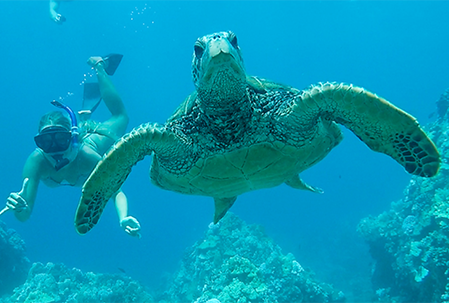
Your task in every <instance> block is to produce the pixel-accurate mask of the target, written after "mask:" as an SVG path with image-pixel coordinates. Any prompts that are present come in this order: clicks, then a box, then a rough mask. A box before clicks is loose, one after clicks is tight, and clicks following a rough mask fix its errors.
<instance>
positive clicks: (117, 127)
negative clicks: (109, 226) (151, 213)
mask: <svg viewBox="0 0 449 303" xmlns="http://www.w3.org/2000/svg"><path fill="white" fill-rule="evenodd" d="M121 58H122V55H118V54H112V55H109V56H107V57H103V58H102V57H91V58H89V60H88V61H87V63H88V64H89V65H90V66H92V67H93V68H94V69H95V71H96V74H97V78H98V88H99V95H100V97H101V98H102V99H103V100H104V102H105V104H106V106H107V108H108V109H109V111H110V112H111V114H112V117H111V118H109V119H108V120H106V121H105V122H102V123H100V122H96V121H92V120H85V121H82V122H81V123H80V125H78V123H77V122H78V121H77V117H76V115H75V113H74V112H73V111H72V110H71V109H70V108H69V107H68V106H65V105H64V104H62V103H60V102H58V101H53V102H52V104H53V105H55V106H57V107H59V108H61V109H62V110H63V111H53V112H49V113H47V114H45V115H44V116H43V117H42V118H41V119H40V122H39V128H38V134H37V135H36V136H35V137H34V141H35V142H36V145H37V148H36V149H35V150H34V151H33V152H32V153H31V155H30V156H29V157H28V159H27V161H26V163H25V166H24V169H23V174H22V175H23V187H22V190H21V191H20V192H13V193H11V194H10V195H9V197H8V198H7V203H6V207H5V209H4V210H3V211H1V212H0V214H1V213H3V212H5V211H7V210H14V213H15V216H16V218H17V219H18V220H19V221H22V222H23V221H26V220H28V219H29V217H30V215H31V213H32V211H33V208H34V202H35V199H36V194H37V189H38V185H39V182H40V181H42V182H43V183H44V184H45V185H47V186H49V187H58V186H62V185H69V186H78V187H81V186H82V185H83V184H84V182H85V181H86V179H87V177H88V176H89V175H90V173H91V171H92V170H93V168H94V167H95V165H96V164H97V162H98V161H100V159H101V158H102V156H103V154H104V153H105V152H106V151H107V150H108V149H109V147H110V146H111V145H112V144H113V143H114V142H115V140H116V139H118V138H119V137H120V136H122V135H123V134H124V133H125V131H126V127H127V126H128V121H129V118H128V114H127V112H126V109H125V107H124V104H123V102H122V99H121V98H120V96H119V94H118V93H117V91H116V89H115V87H114V85H113V84H112V82H111V80H110V79H109V77H108V75H112V74H113V73H114V72H115V69H116V68H117V66H118V64H119V63H120V61H121ZM100 100H101V99H99V100H98V102H100ZM97 105H98V104H95V107H96V106H97ZM95 107H94V108H93V109H95ZM93 109H92V110H93ZM84 112H86V111H84ZM87 112H89V111H87ZM83 116H85V115H80V116H79V117H80V118H83ZM88 116H90V112H89V113H88ZM112 199H113V200H114V202H115V207H116V210H117V214H118V217H119V221H120V226H121V227H122V228H123V229H124V230H125V232H126V233H128V234H130V235H131V236H137V237H140V233H139V232H140V224H139V222H138V221H137V220H136V219H135V218H134V217H131V216H128V201H127V198H126V196H125V194H124V193H123V191H122V190H119V191H117V192H116V193H115V194H114V195H113V197H112Z"/></svg>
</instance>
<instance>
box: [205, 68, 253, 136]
mask: <svg viewBox="0 0 449 303" xmlns="http://www.w3.org/2000/svg"><path fill="white" fill-rule="evenodd" d="M214 83H217V84H216V85H212V86H211V87H209V88H206V87H201V88H198V89H197V93H198V100H199V103H200V104H199V109H200V110H201V112H202V114H203V115H202V118H203V119H204V120H205V121H204V122H205V123H206V125H207V126H208V127H207V128H208V132H209V133H211V134H213V135H214V136H215V137H216V139H217V141H219V142H221V143H223V144H232V143H235V142H236V141H239V140H240V139H241V137H242V134H243V133H244V132H245V131H246V128H247V126H248V125H249V122H250V119H251V116H252V109H251V104H250V102H249V99H248V96H247V92H246V82H241V81H240V80H239V81H230V80H229V77H225V78H221V77H219V76H217V77H216V78H215V81H214ZM223 83H227V84H225V85H224V84H223Z"/></svg>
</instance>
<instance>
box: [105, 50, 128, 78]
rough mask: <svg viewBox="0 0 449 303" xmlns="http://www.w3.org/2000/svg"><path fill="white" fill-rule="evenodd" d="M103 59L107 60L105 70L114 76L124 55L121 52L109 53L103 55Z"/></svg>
mask: <svg viewBox="0 0 449 303" xmlns="http://www.w3.org/2000/svg"><path fill="white" fill-rule="evenodd" d="M102 58H103V61H104V62H105V66H106V67H105V69H104V70H105V71H106V73H107V74H108V75H109V76H112V75H113V74H114V73H115V71H116V70H117V67H118V66H119V64H120V62H121V61H122V58H123V55H120V54H109V55H107V56H103V57H102Z"/></svg>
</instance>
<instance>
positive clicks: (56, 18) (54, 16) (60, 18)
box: [50, 11, 67, 24]
mask: <svg viewBox="0 0 449 303" xmlns="http://www.w3.org/2000/svg"><path fill="white" fill-rule="evenodd" d="M50 15H51V19H52V20H53V21H55V22H56V23H57V24H62V23H64V22H65V21H66V20H67V19H66V18H65V17H64V16H63V15H61V14H58V13H57V12H55V11H52V12H51V14H50Z"/></svg>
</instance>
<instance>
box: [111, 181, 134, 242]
mask: <svg viewBox="0 0 449 303" xmlns="http://www.w3.org/2000/svg"><path fill="white" fill-rule="evenodd" d="M112 199H113V200H114V204H115V208H116V210H117V215H118V218H119V222H120V226H121V227H122V228H123V230H124V231H125V232H126V233H127V234H129V235H131V236H134V237H138V238H140V233H139V232H140V223H139V221H137V220H136V218H134V217H132V216H128V199H127V198H126V195H125V193H124V192H123V191H122V190H119V191H118V192H117V193H116V194H115V195H114V196H113V197H112Z"/></svg>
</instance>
